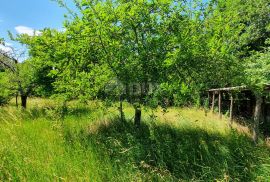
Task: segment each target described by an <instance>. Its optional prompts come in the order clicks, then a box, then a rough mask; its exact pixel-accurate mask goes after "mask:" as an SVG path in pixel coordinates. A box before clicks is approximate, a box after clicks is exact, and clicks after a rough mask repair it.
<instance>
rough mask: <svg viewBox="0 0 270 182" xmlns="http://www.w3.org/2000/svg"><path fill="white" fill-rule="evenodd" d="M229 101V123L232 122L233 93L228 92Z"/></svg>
mask: <svg viewBox="0 0 270 182" xmlns="http://www.w3.org/2000/svg"><path fill="white" fill-rule="evenodd" d="M230 97H231V103H230V125H232V123H233V94H232V93H230Z"/></svg>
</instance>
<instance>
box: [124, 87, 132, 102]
mask: <svg viewBox="0 0 270 182" xmlns="http://www.w3.org/2000/svg"><path fill="white" fill-rule="evenodd" d="M125 87H126V99H127V101H128V102H130V101H131V100H130V89H129V84H128V83H126V84H125Z"/></svg>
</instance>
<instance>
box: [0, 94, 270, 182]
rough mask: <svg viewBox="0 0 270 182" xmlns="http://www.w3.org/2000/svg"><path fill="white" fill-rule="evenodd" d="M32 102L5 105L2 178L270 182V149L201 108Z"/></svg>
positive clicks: (0, 118)
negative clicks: (138, 117) (137, 110)
mask: <svg viewBox="0 0 270 182" xmlns="http://www.w3.org/2000/svg"><path fill="white" fill-rule="evenodd" d="M67 105H68V108H64V107H63V105H62V103H61V102H57V101H54V100H50V99H38V98H34V99H30V100H29V103H28V106H29V107H28V109H27V110H22V109H20V108H16V107H15V105H14V102H13V101H12V104H11V106H8V107H3V108H0V158H1V160H0V180H3V181H6V180H14V181H179V180H180V181H214V180H216V181H267V180H268V179H269V176H270V152H269V149H268V147H267V146H266V144H265V143H264V142H263V141H261V143H260V145H258V146H254V145H253V142H252V140H251V138H250V133H249V130H248V129H247V128H246V127H244V126H241V125H240V124H237V123H236V122H235V124H234V125H233V129H231V128H230V127H229V126H228V119H227V118H226V117H223V118H222V119H221V120H220V119H219V117H218V116H217V115H216V114H212V113H206V112H205V111H204V110H203V109H198V108H169V109H168V110H166V111H164V110H163V109H162V108H157V109H155V110H151V109H149V108H143V110H142V113H143V115H142V126H141V127H140V128H136V127H135V126H134V125H133V123H132V119H133V115H134V109H133V108H132V106H131V105H129V104H128V103H125V104H124V112H125V117H126V121H125V122H121V121H120V120H119V118H118V112H119V111H118V110H117V103H115V104H114V105H113V106H112V107H107V106H106V105H105V104H104V103H102V102H100V101H92V102H89V103H88V104H87V105H85V104H81V103H79V102H77V101H72V102H69V103H67Z"/></svg>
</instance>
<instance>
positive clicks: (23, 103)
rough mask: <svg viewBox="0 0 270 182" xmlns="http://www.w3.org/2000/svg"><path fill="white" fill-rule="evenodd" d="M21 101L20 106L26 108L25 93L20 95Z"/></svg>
mask: <svg viewBox="0 0 270 182" xmlns="http://www.w3.org/2000/svg"><path fill="white" fill-rule="evenodd" d="M21 101H22V103H21V104H22V107H23V108H24V109H26V103H27V96H26V95H21Z"/></svg>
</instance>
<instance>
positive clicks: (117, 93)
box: [0, 0, 270, 181]
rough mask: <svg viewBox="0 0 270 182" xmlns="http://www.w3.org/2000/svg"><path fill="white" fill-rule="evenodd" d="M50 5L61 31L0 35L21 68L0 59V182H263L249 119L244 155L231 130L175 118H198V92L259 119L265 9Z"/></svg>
mask: <svg viewBox="0 0 270 182" xmlns="http://www.w3.org/2000/svg"><path fill="white" fill-rule="evenodd" d="M55 1H56V2H57V3H58V4H59V5H60V6H62V7H63V8H67V9H68V12H69V13H68V14H67V15H66V16H65V17H66V20H65V21H64V22H63V26H64V29H63V30H62V31H59V30H56V29H51V28H45V29H43V30H40V31H39V33H34V35H31V36H30V35H27V34H19V35H12V34H11V33H9V35H10V38H11V39H12V40H14V41H17V42H19V43H21V44H23V45H25V46H26V47H27V50H28V55H29V56H28V59H27V60H25V61H23V62H18V61H17V56H18V54H17V53H16V51H14V50H13V51H11V52H4V51H3V50H0V90H1V92H0V105H1V108H0V130H1V132H0V140H1V144H0V156H1V159H3V160H1V162H0V179H1V180H7V179H9V180H27V181H28V180H33V181H36V180H38V179H45V180H68V181H73V180H82V181H83V180H90V179H91V180H94V181H113V180H116V181H129V180H131V179H132V180H134V181H140V180H141V181H149V180H152V181H158V180H160V181H177V180H187V181H190V180H193V181H198V180H203V181H209V180H210V181H211V180H213V179H216V180H224V181H227V180H233V181H254V180H262V181H263V180H267V177H268V176H269V170H270V169H269V159H270V158H269V150H268V148H267V146H266V145H265V143H264V142H261V143H260V142H259V143H258V136H259V132H258V131H259V122H260V112H257V114H256V112H255V114H254V122H253V131H254V133H253V139H254V142H255V143H256V144H258V145H257V146H255V145H253V143H252V142H251V139H250V132H249V131H245V132H239V131H238V130H237V128H238V127H240V125H239V126H238V125H237V126H234V127H233V128H231V129H230V128H228V127H227V126H226V123H225V122H226V121H225V120H223V121H220V120H218V119H216V118H214V116H212V115H211V116H204V113H203V112H202V110H194V109H191V110H185V109H183V108H184V107H185V106H188V107H197V108H199V107H202V106H204V107H205V109H206V110H205V112H206V113H205V114H207V107H208V100H207V96H206V94H205V91H206V90H207V89H209V88H213V87H229V86H237V85H245V86H246V87H247V88H248V89H250V90H251V91H252V92H253V94H254V95H255V97H256V108H260V106H261V104H262V100H263V97H265V96H267V95H268V93H265V92H264V87H265V85H266V84H269V80H270V71H269V70H270V69H269V68H270V67H269V65H270V64H269V60H270V59H269V58H270V46H269V43H270V39H269V38H270V3H269V0H256V1H254V0H245V1H243V0H209V1H200V0H189V1H186V0H182V1H176V0H160V1H149V0H132V1H127V0H103V1H99V0H90V1H89V0H74V4H75V5H76V9H74V10H73V9H70V8H69V7H67V6H66V4H65V2H64V1H62V0H55ZM0 43H1V44H3V45H5V41H4V40H2V39H0ZM33 96H35V97H39V98H44V99H45V98H46V99H45V100H40V99H39V100H37V102H39V103H38V104H37V105H36V104H35V102H34V101H32V102H30V103H29V104H27V100H28V98H29V97H33ZM18 97H20V98H21V102H18ZM12 98H16V99H15V101H12V102H11V103H10V102H9V101H10V100H11V99H12ZM49 98H50V99H54V100H56V101H57V102H56V101H55V102H52V101H50V100H48V99H49ZM42 102H45V103H46V104H43V105H42ZM47 102H48V103H47ZM18 103H21V106H22V107H19V106H18ZM8 104H9V105H8ZM40 104H41V105H42V106H40ZM14 105H16V106H17V107H14ZM170 106H173V107H176V108H171V107H170ZM179 106H180V107H181V108H182V109H180V107H179ZM27 107H28V108H27ZM132 108H133V109H134V110H135V112H134V113H135V114H134V113H133V112H132V111H131V109H132ZM161 108H162V109H161ZM258 110H259V109H258ZM117 112H118V113H117ZM131 113H132V114H133V116H131ZM162 114H163V115H162ZM168 116H169V119H168V118H167V117H168ZM131 120H134V121H135V126H134V125H131ZM141 120H142V122H141ZM238 129H239V128H238ZM254 136H255V137H254ZM45 160H47V161H48V162H47V163H44V161H45ZM44 168H45V170H44Z"/></svg>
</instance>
